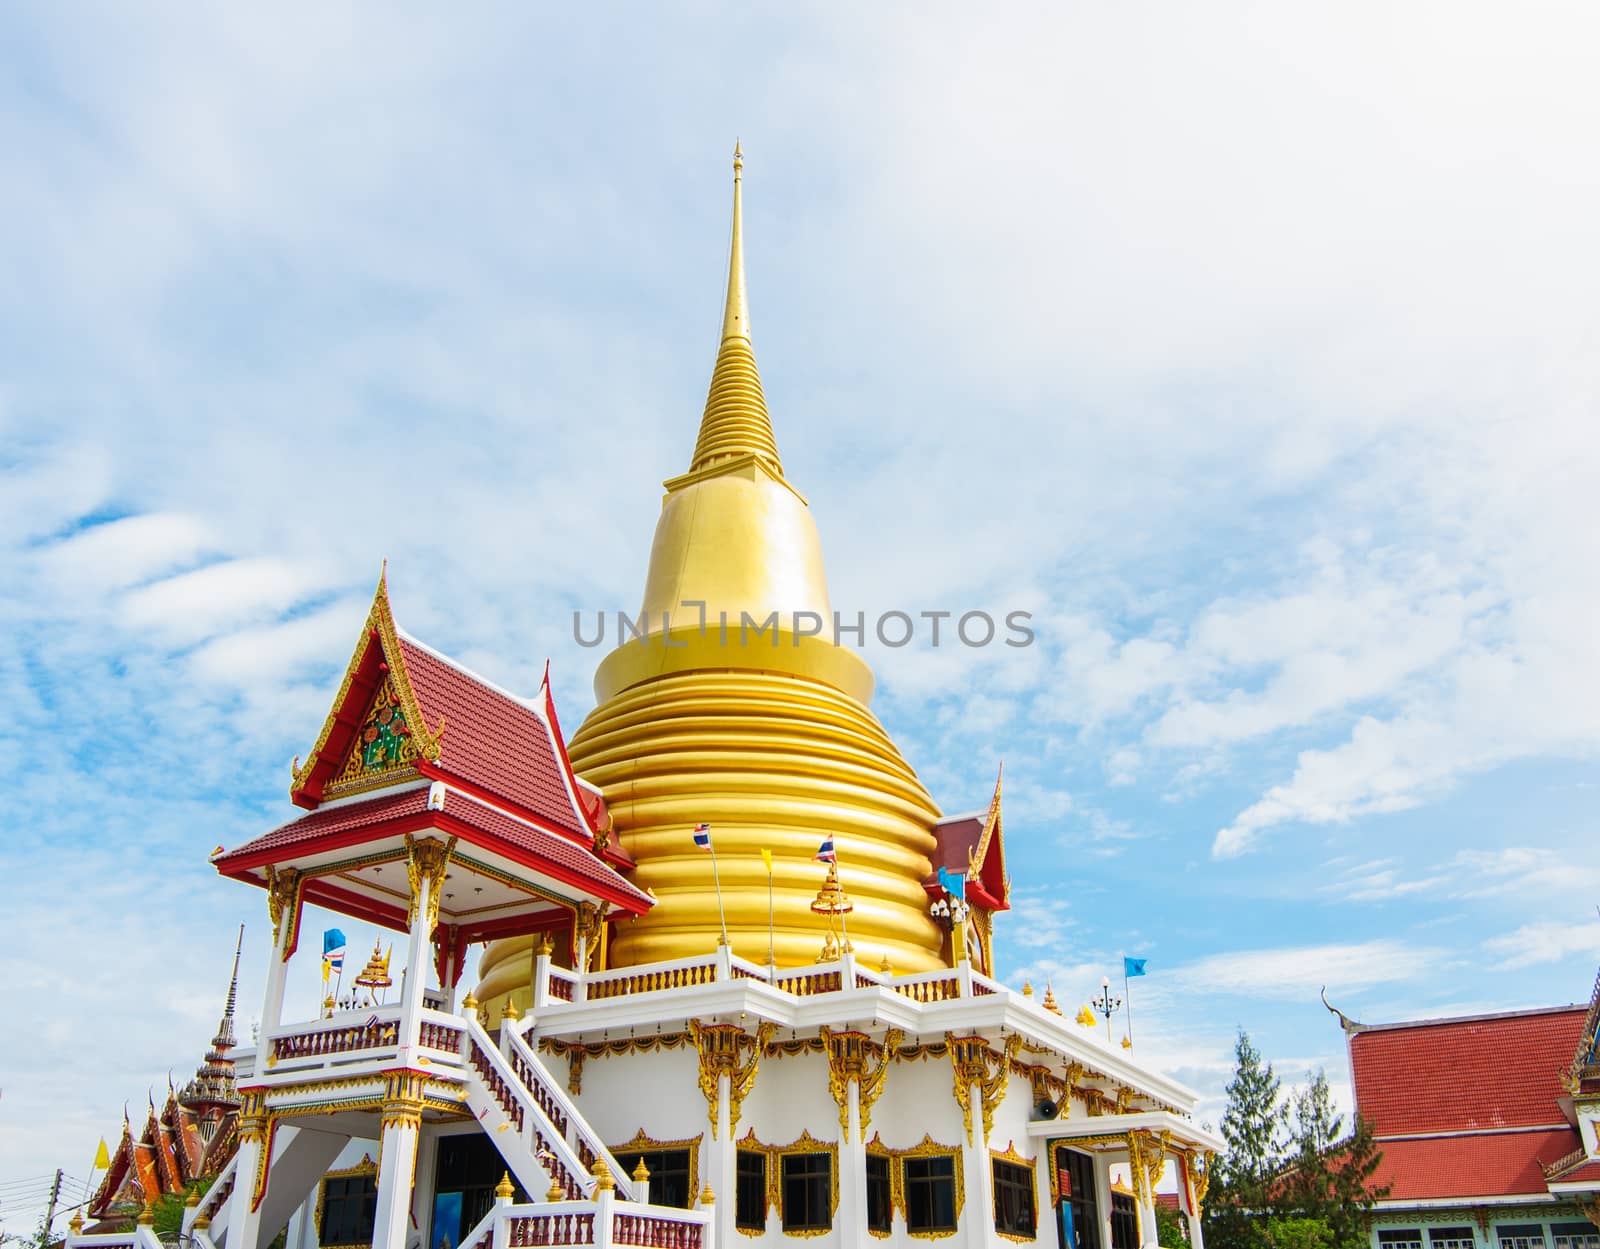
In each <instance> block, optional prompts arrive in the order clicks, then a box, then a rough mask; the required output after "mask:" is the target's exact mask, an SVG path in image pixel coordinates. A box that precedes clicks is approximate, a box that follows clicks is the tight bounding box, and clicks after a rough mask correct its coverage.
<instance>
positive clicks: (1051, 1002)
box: [1043, 980, 1061, 1015]
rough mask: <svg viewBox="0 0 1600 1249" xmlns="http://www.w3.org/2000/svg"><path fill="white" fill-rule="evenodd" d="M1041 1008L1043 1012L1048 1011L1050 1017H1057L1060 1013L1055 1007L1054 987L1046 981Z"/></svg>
mask: <svg viewBox="0 0 1600 1249" xmlns="http://www.w3.org/2000/svg"><path fill="white" fill-rule="evenodd" d="M1043 1006H1044V1008H1045V1010H1047V1011H1049V1012H1050V1013H1051V1014H1052V1015H1059V1014H1060V1013H1061V1008H1060V1007H1059V1006H1057V1005H1056V991H1055V987H1054V986H1053V985H1052V984H1051V983H1050V982H1049V981H1048V980H1046V981H1045V982H1044V1002H1043Z"/></svg>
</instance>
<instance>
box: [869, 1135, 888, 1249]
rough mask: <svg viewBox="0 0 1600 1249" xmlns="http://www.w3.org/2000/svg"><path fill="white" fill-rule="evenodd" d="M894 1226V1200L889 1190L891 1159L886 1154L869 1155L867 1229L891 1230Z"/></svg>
mask: <svg viewBox="0 0 1600 1249" xmlns="http://www.w3.org/2000/svg"><path fill="white" fill-rule="evenodd" d="M893 1226H894V1201H893V1199H892V1197H891V1194H890V1190H889V1159H888V1157H887V1156H886V1155H884V1154H868V1155H867V1229H868V1230H869V1231H874V1232H887V1231H891V1230H892V1229H893Z"/></svg>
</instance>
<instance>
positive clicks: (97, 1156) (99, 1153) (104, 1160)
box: [94, 1136, 111, 1171]
mask: <svg viewBox="0 0 1600 1249" xmlns="http://www.w3.org/2000/svg"><path fill="white" fill-rule="evenodd" d="M110 1165H111V1155H110V1154H109V1153H108V1152H107V1151H106V1138H105V1137H103V1136H102V1137H101V1138H100V1148H99V1149H97V1150H95V1151H94V1169H95V1170H96V1171H104V1170H105V1169H106V1168H107V1167H109V1166H110Z"/></svg>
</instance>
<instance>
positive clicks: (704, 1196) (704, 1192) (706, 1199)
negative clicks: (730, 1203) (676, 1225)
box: [700, 1180, 717, 1206]
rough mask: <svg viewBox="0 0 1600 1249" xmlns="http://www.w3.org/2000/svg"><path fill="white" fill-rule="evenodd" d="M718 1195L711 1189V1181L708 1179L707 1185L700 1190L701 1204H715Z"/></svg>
mask: <svg viewBox="0 0 1600 1249" xmlns="http://www.w3.org/2000/svg"><path fill="white" fill-rule="evenodd" d="M716 1200H717V1195H716V1194H715V1193H714V1192H712V1191H711V1181H710V1180H707V1181H706V1186H705V1187H704V1188H702V1189H701V1190H700V1204H701V1205H702V1206H710V1205H715V1204H716Z"/></svg>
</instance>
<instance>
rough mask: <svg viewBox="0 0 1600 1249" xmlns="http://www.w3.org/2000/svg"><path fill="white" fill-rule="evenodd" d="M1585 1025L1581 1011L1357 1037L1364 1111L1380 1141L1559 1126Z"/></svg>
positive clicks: (1448, 1022) (1356, 1066) (1355, 1061)
mask: <svg viewBox="0 0 1600 1249" xmlns="http://www.w3.org/2000/svg"><path fill="white" fill-rule="evenodd" d="M1583 1019H1584V1009H1583V1008H1582V1007H1577V1006H1574V1007H1566V1008H1561V1009H1556V1010H1543V1011H1518V1012H1515V1013H1512V1014H1506V1015H1495V1016H1484V1017H1479V1018H1470V1019H1441V1020H1430V1021H1424V1022H1421V1023H1416V1024H1403V1025H1395V1026H1388V1025H1382V1026H1378V1027H1374V1028H1368V1029H1363V1030H1361V1031H1358V1032H1355V1033H1353V1034H1352V1035H1351V1037H1350V1067H1351V1075H1352V1078H1353V1080H1354V1083H1355V1097H1356V1108H1357V1109H1358V1110H1359V1111H1360V1112H1361V1113H1362V1114H1363V1115H1366V1116H1367V1117H1368V1118H1369V1119H1371V1120H1372V1121H1373V1130H1374V1134H1375V1135H1377V1136H1380V1137H1382V1136H1396V1135H1409V1134H1413V1133H1421V1132H1453V1131H1474V1130H1476V1131H1482V1130H1484V1129H1493V1128H1508V1127H1534V1126H1549V1125H1555V1124H1560V1123H1562V1122H1563V1120H1564V1116H1563V1114H1562V1112H1561V1108H1560V1106H1558V1105H1557V1103H1556V1099H1557V1098H1558V1097H1560V1096H1561V1095H1562V1092H1563V1090H1562V1087H1561V1083H1560V1080H1559V1078H1558V1077H1559V1073H1560V1072H1561V1071H1563V1070H1564V1069H1565V1068H1566V1067H1567V1066H1569V1065H1570V1064H1571V1062H1572V1054H1573V1050H1574V1048H1575V1047H1576V1046H1577V1043H1578V1034H1579V1032H1580V1030H1581V1029H1582V1027H1583ZM1385 1148H1386V1149H1387V1146H1385ZM1569 1148H1570V1146H1569ZM1547 1161H1548V1159H1547ZM1540 1187H1541V1188H1542V1185H1541V1186H1540Z"/></svg>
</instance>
